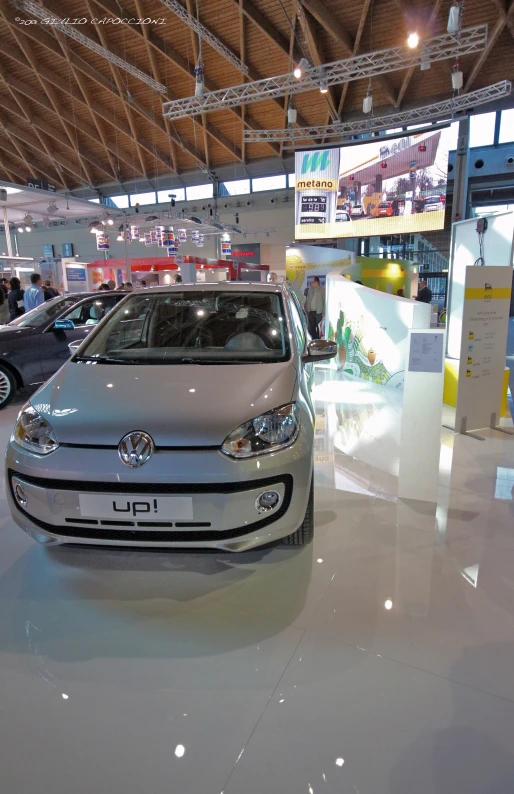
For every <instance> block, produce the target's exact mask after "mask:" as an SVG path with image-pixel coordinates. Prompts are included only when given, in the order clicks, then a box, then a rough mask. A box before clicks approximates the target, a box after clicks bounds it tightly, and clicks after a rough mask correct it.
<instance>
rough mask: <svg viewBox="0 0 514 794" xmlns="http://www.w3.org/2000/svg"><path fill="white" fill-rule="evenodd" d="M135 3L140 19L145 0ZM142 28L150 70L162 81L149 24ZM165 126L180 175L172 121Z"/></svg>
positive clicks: (136, 0) (155, 78)
mask: <svg viewBox="0 0 514 794" xmlns="http://www.w3.org/2000/svg"><path fill="white" fill-rule="evenodd" d="M135 3H136V12H137V15H138V17H139V19H144V18H145V14H144V8H143V0H135ZM142 28H143V35H144V39H145V47H146V54H147V55H148V62H149V64H150V70H151V72H152V75H153V79H154V80H155V81H156V82H157V83H162V82H163V80H162V79H161V74H160V70H159V66H158V64H157V58H156V56H155V50H154V49H153V47H151V46H150V43H149V41H148V25H143V26H142ZM164 126H165V127H166V134H167V136H168V140H169V142H170V154H171V159H172V160H173V168H174V170H175V173H176V174H177V175H178V173H179V167H178V159H177V150H176V144H175V143H174V141H173V139H172V136H171V122H170V121H169V120H168V119H164Z"/></svg>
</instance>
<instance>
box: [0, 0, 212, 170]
mask: <svg viewBox="0 0 514 794" xmlns="http://www.w3.org/2000/svg"><path fill="white" fill-rule="evenodd" d="M0 2H1V0H0ZM21 30H22V32H23V33H27V35H29V34H28V31H30V35H31V37H33V34H34V30H33V27H31V26H25V25H24V26H23V27H22V28H21ZM37 33H38V31H36V35H37ZM54 44H55V45H56V47H57V52H58V55H59V57H60V58H63V59H64V55H63V54H62V52H61V50H60V48H59V46H58V44H57V41H55V40H54ZM2 53H3V54H4V55H7V56H8V57H9V58H12V59H13V60H15V61H16V62H17V63H21V64H22V66H25V67H27V68H28V69H30V70H31V71H32V68H31V66H30V64H28V63H27V60H26V58H25V57H24V55H23V53H22V52H21V50H20V49H19V48H18V47H16V45H11V44H9V43H6V42H2V47H1V50H0V55H1V54H2ZM64 60H65V59H64ZM36 63H37V71H38V74H39V75H40V76H41V77H43V78H44V79H45V80H47V81H48V82H49V83H52V85H55V86H56V87H57V88H59V89H60V90H61V91H64V92H65V93H66V94H68V95H69V96H71V97H72V98H73V99H76V100H77V101H78V102H81V103H82V104H84V105H85V106H86V107H87V106H88V104H87V102H86V101H85V100H84V99H83V98H81V97H80V96H79V94H78V92H77V91H74V90H73V88H72V87H71V86H70V84H69V82H66V81H63V80H61V79H60V78H59V77H58V76H56V75H55V73H54V72H53V70H52V69H48V68H47V67H46V66H45V65H44V64H43V63H41V62H39V61H36ZM107 90H108V91H109V92H110V93H111V94H113V95H114V96H115V97H117V98H118V99H120V98H121V97H120V96H119V94H118V92H117V90H116V88H115V87H114V86H111V85H109V88H108V89H107ZM131 106H132V107H133V108H134V109H135V110H136V111H137V112H138V113H139V114H140V115H142V116H143V118H145V119H146V121H148V122H149V123H150V124H151V125H153V126H155V127H157V129H159V130H160V131H161V132H163V133H164V134H166V130H165V127H164V120H163V119H162V118H159V121H157V120H156V119H154V118H153V117H152V116H151V115H150V114H149V113H148V112H147V111H146V110H144V109H143V108H141V107H140V106H139V105H138V104H137V103H136V102H134V101H133V102H131ZM90 107H91V108H92V110H93V111H94V112H95V113H97V114H98V115H99V116H100V117H101V118H104V119H105V120H106V121H108V122H109V123H110V124H112V125H113V126H114V127H116V129H117V130H118V131H119V132H121V133H123V135H126V136H127V137H128V138H129V139H130V141H131V142H132V143H133V138H132V136H131V134H130V131H129V130H128V129H127V126H126V125H124V124H122V123H121V122H120V121H119V120H118V118H117V116H116V113H114V112H111V111H110V110H107V108H104V107H103V106H102V105H101V104H100V103H99V102H98V101H97V100H95V99H92V100H91V102H90ZM177 140H178V136H177ZM137 141H138V143H140V144H141V145H142V146H143V148H144V149H146V150H147V151H148V152H149V153H150V154H152V155H153V156H154V157H157V158H158V159H159V160H161V161H162V162H163V163H164V164H165V165H166V166H167V167H168V168H169V169H170V170H171V169H172V166H173V161H172V160H171V158H170V157H168V155H165V154H164V153H161V152H160V151H158V150H157V149H156V147H155V146H153V145H152V144H151V143H150V142H149V141H147V140H146V139H145V138H143V137H142V136H141V135H138V137H137ZM179 143H180V145H182V146H183V148H184V150H187V151H188V152H189V153H190V154H192V155H193V150H192V149H190V148H188V147H187V145H186V144H182V142H180V141H179ZM193 156H195V159H197V160H198V161H199V162H203V160H202V156H201V153H199V152H198V153H197V154H196V155H193Z"/></svg>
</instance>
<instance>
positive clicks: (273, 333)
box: [73, 290, 290, 364]
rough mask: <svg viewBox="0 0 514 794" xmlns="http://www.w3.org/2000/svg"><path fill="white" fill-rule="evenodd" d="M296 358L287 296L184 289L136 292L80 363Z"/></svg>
mask: <svg viewBox="0 0 514 794" xmlns="http://www.w3.org/2000/svg"><path fill="white" fill-rule="evenodd" d="M289 357H290V343H289V333H288V328H287V323H286V319H285V314H284V308H283V303H282V296H281V295H280V294H278V293H276V292H271V291H266V292H264V291H263V292H258V291H254V292H251V291H248V292H243V291H237V292H236V291H235V290H234V291H230V292H229V291H228V290H224V291H222V290H181V291H180V292H179V291H176V290H173V292H156V293H154V294H153V295H152V294H148V293H144V294H140V295H133V296H131V297H130V298H129V299H128V300H126V301H124V302H123V303H122V304H120V306H118V307H116V308H115V309H113V310H112V312H111V313H110V314H109V318H108V320H107V321H106V322H105V323H104V324H102V325H101V326H100V327H99V328H98V331H97V332H94V333H93V334H92V335H91V337H88V341H87V343H86V346H85V347H84V348H82V349H81V351H80V354H79V355H76V356H75V357H74V359H73V360H74V361H86V362H95V363H108V364H209V363H214V364H221V363H223V364H239V363H258V362H260V363H268V362H269V363H271V362H277V361H285V360H287V359H288V358H289Z"/></svg>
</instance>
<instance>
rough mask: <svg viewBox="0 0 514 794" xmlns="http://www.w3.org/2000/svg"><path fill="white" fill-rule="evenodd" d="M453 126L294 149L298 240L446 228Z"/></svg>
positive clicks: (296, 234) (296, 230)
mask: <svg viewBox="0 0 514 794" xmlns="http://www.w3.org/2000/svg"><path fill="white" fill-rule="evenodd" d="M453 137H454V136H452V133H451V130H450V127H445V128H443V129H438V130H437V131H430V132H420V133H415V132H412V133H406V134H405V136H404V137H399V138H394V139H384V138H382V139H381V140H380V139H374V140H372V141H367V142H366V143H363V144H357V145H351V146H344V147H341V148H337V149H315V150H311V151H302V152H296V154H295V236H296V239H297V240H313V239H316V238H332V237H369V236H371V235H390V234H413V233H414V232H427V231H432V230H434V229H442V228H443V227H444V214H445V209H446V186H447V178H448V154H449V148H450V145H451V144H452V139H453Z"/></svg>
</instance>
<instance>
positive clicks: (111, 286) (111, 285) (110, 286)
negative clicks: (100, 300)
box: [107, 278, 116, 289]
mask: <svg viewBox="0 0 514 794" xmlns="http://www.w3.org/2000/svg"><path fill="white" fill-rule="evenodd" d="M107 287H108V289H116V282H115V281H113V280H112V278H110V279H109V281H108V282H107Z"/></svg>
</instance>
